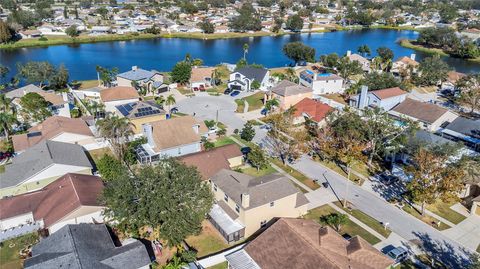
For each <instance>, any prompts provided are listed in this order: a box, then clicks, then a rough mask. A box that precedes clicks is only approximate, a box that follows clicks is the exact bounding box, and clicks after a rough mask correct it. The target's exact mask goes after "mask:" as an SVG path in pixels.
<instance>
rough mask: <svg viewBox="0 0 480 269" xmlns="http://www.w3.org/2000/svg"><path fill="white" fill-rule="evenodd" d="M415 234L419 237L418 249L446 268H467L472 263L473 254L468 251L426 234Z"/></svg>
mask: <svg viewBox="0 0 480 269" xmlns="http://www.w3.org/2000/svg"><path fill="white" fill-rule="evenodd" d="M413 234H414V235H415V236H416V237H418V247H419V248H420V249H421V250H422V251H423V252H425V254H427V255H428V256H429V257H430V258H432V259H434V260H436V261H440V262H441V263H442V264H443V265H444V266H445V267H446V268H452V269H456V268H458V269H460V268H467V267H468V265H469V264H470V263H471V255H472V253H471V252H470V251H469V250H468V249H466V248H464V247H456V246H453V245H452V244H450V243H449V242H446V241H443V242H440V241H438V240H434V239H432V238H431V237H430V235H428V234H426V233H419V232H414V233H413ZM415 240H417V239H415Z"/></svg>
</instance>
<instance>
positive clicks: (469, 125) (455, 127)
mask: <svg viewBox="0 0 480 269" xmlns="http://www.w3.org/2000/svg"><path fill="white" fill-rule="evenodd" d="M441 135H442V136H443V137H445V138H447V139H450V140H453V141H460V142H462V143H463V144H464V145H465V146H467V147H469V148H471V149H473V150H475V151H478V152H480V121H479V120H471V119H467V118H464V117H458V118H456V119H454V120H453V121H452V122H450V123H449V124H448V125H446V126H444V127H443V128H442V129H441Z"/></svg>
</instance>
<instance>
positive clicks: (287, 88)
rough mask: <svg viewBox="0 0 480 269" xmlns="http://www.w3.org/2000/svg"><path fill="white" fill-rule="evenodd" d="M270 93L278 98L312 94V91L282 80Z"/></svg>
mask: <svg viewBox="0 0 480 269" xmlns="http://www.w3.org/2000/svg"><path fill="white" fill-rule="evenodd" d="M272 92H273V93H275V94H277V95H280V96H292V95H297V94H303V93H309V92H312V90H311V89H310V88H307V87H305V86H302V85H299V84H296V83H293V82H291V81H288V80H282V82H280V83H279V84H278V85H277V86H275V87H273V88H272Z"/></svg>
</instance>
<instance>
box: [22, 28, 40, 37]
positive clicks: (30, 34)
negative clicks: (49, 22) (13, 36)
mask: <svg viewBox="0 0 480 269" xmlns="http://www.w3.org/2000/svg"><path fill="white" fill-rule="evenodd" d="M20 36H21V37H22V38H24V39H28V38H37V37H41V36H42V32H40V31H38V30H24V31H20Z"/></svg>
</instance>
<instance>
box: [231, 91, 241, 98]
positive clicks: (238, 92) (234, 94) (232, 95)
mask: <svg viewBox="0 0 480 269" xmlns="http://www.w3.org/2000/svg"><path fill="white" fill-rule="evenodd" d="M239 94H240V91H233V92H232V93H231V94H230V96H231V97H235V96H237V95H239Z"/></svg>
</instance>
